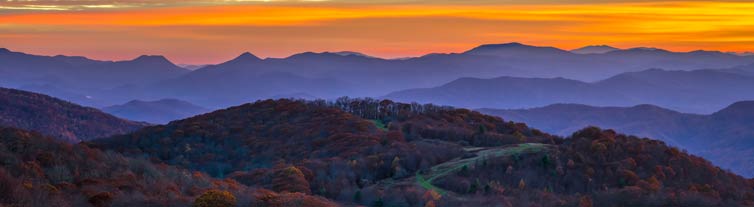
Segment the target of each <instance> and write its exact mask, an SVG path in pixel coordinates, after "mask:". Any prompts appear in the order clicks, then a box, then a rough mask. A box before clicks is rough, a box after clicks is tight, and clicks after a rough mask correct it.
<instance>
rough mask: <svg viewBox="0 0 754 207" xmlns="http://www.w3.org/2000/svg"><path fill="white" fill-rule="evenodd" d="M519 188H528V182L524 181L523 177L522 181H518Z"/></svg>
mask: <svg viewBox="0 0 754 207" xmlns="http://www.w3.org/2000/svg"><path fill="white" fill-rule="evenodd" d="M518 188H519V189H521V190H523V189H524V188H526V182H524V179H523V178H521V181H518Z"/></svg>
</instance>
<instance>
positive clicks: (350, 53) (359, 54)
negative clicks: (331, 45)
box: [333, 51, 374, 58]
mask: <svg viewBox="0 0 754 207" xmlns="http://www.w3.org/2000/svg"><path fill="white" fill-rule="evenodd" d="M333 54H337V55H340V56H359V57H368V58H374V57H372V56H369V55H367V54H364V53H360V52H354V51H340V52H333Z"/></svg>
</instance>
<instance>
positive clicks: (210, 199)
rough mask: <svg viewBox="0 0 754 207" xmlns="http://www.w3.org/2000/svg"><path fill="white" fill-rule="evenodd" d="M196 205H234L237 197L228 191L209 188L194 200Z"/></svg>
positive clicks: (198, 206) (230, 206)
mask: <svg viewBox="0 0 754 207" xmlns="http://www.w3.org/2000/svg"><path fill="white" fill-rule="evenodd" d="M193 206H194V207H233V206H236V197H235V196H233V194H231V193H230V192H228V191H221V190H209V191H207V192H205V193H204V194H202V195H201V196H199V197H198V198H196V200H194V205H193Z"/></svg>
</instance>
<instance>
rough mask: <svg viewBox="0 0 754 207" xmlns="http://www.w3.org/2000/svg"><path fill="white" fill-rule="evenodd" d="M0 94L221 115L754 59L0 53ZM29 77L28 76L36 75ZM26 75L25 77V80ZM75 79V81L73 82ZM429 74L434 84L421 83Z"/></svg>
mask: <svg viewBox="0 0 754 207" xmlns="http://www.w3.org/2000/svg"><path fill="white" fill-rule="evenodd" d="M0 53H1V54H0V61H3V62H4V63H6V62H7V63H6V64H4V65H0V71H7V72H3V73H6V74H10V75H9V76H3V77H0V86H5V87H12V88H19V89H25V90H32V91H36V92H42V93H46V94H50V95H53V96H56V97H59V98H62V99H65V100H69V101H74V102H76V103H79V104H82V105H87V106H95V107H104V106H110V105H114V104H120V103H124V102H127V101H130V100H134V99H142V100H156V99H163V98H173V99H181V100H186V101H189V102H192V103H197V104H200V105H204V106H208V107H213V108H223V107H228V106H232V105H237V104H242V103H245V102H249V101H254V100H259V99H264V98H269V97H279V96H280V95H284V94H294V93H300V94H310V95H312V96H315V97H320V98H337V97H340V96H352V97H364V96H368V97H376V96H380V95H384V94H387V93H390V92H395V91H400V90H405V89H411V88H427V87H434V86H438V85H441V84H443V83H448V82H450V81H453V80H455V79H458V78H462V77H476V78H493V77H501V76H510V77H523V78H555V77H563V78H568V79H573V80H580V81H596V80H601V79H604V78H608V77H612V76H614V75H616V74H620V73H625V72H634V71H641V70H645V69H647V68H664V69H666V70H692V69H701V68H713V69H717V68H731V67H735V66H739V65H747V64H754V56H738V55H733V54H726V53H721V52H716V51H693V52H671V51H666V50H661V49H650V48H633V49H625V50H615V51H611V52H605V53H600V54H577V53H574V52H571V51H566V50H562V49H558V48H554V47H546V46H531V45H525V44H522V43H504V44H486V45H481V46H479V47H475V48H472V49H470V50H468V51H465V52H462V53H450V54H431V55H425V56H421V57H414V58H401V59H382V58H376V57H371V56H367V55H364V54H362V53H357V52H349V51H345V52H322V53H314V52H304V53H299V54H294V55H291V56H289V57H286V58H265V59H261V58H259V57H256V56H255V55H253V54H251V53H248V52H246V53H243V54H241V55H239V56H238V57H237V58H235V59H233V60H230V61H227V62H224V63H221V64H216V65H207V66H204V67H201V68H199V69H197V70H194V71H189V70H186V69H183V68H180V67H178V66H176V65H174V64H172V63H170V62H169V61H167V60H166V59H165V58H164V57H161V56H142V57H139V58H136V59H134V60H131V61H118V62H111V61H96V60H89V59H86V58H82V57H67V56H54V57H49V56H35V55H28V54H23V53H17V52H11V51H8V50H5V52H0ZM29 68H33V71H34V72H33V73H27V72H29V71H32V70H27V69H29ZM25 71H26V72H25ZM73 74H75V75H73ZM427 74H431V75H427Z"/></svg>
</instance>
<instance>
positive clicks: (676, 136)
mask: <svg viewBox="0 0 754 207" xmlns="http://www.w3.org/2000/svg"><path fill="white" fill-rule="evenodd" d="M479 111H480V112H483V113H486V114H490V115H496V116H499V117H502V118H505V119H509V120H513V121H518V122H525V123H528V124H530V125H531V126H533V127H537V128H539V129H541V130H543V131H545V132H550V133H554V134H558V135H562V136H565V135H569V134H571V133H573V132H575V131H577V130H580V129H582V128H584V127H587V126H598V127H602V128H610V129H615V130H617V131H621V132H626V133H630V134H635V135H638V136H644V137H652V138H657V139H660V140H663V141H665V142H668V143H670V144H672V145H675V146H679V147H681V148H683V149H687V150H688V151H689V152H691V153H694V154H698V155H701V156H702V157H705V158H707V159H709V160H711V161H712V162H713V163H715V164H717V165H720V166H722V167H724V168H729V169H732V170H733V171H734V172H736V173H739V174H742V175H745V176H748V177H752V176H754V173H752V172H754V166H753V165H751V163H754V158H752V157H754V150H751V149H752V148H754V141H752V140H754V101H741V102H736V103H734V104H731V105H730V106H728V107H725V108H723V109H721V110H719V111H717V112H715V113H712V114H710V115H698V114H687V113H680V112H676V111H672V110H668V109H665V108H660V107H657V106H653V105H638V106H633V107H593V106H587V105H580V104H554V105H549V106H546V107H540V108H532V109H514V110H499V109H479Z"/></svg>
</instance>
